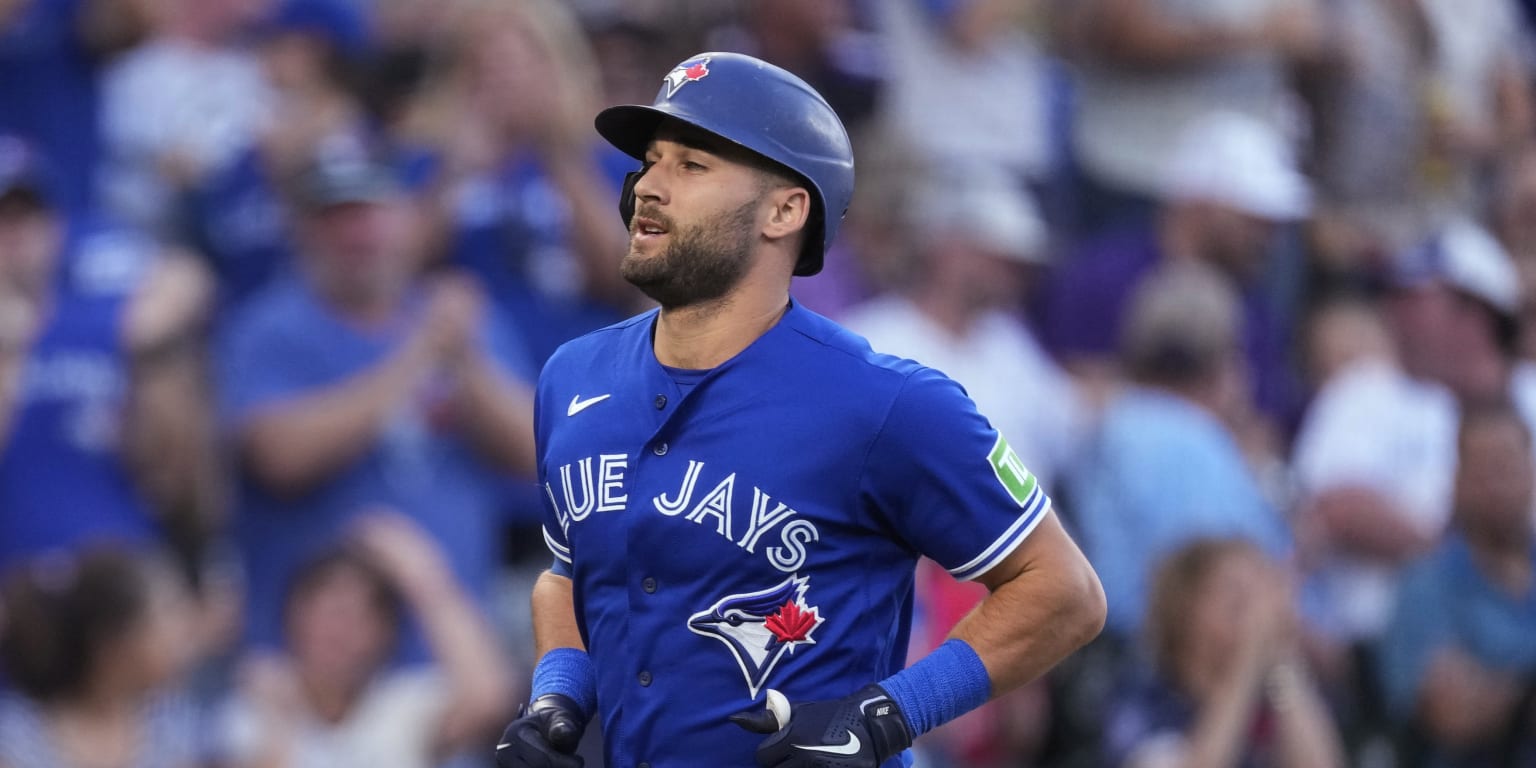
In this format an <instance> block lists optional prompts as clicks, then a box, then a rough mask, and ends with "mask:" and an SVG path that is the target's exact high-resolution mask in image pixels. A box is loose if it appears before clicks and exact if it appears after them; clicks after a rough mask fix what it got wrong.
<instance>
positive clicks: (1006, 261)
mask: <svg viewBox="0 0 1536 768" xmlns="http://www.w3.org/2000/svg"><path fill="white" fill-rule="evenodd" d="M914 186H915V187H917V189H916V190H915V191H914V193H913V194H912V199H911V200H910V201H909V210H908V211H907V216H906V220H907V232H906V233H905V235H904V237H903V240H904V241H905V243H906V244H907V251H908V253H907V254H906V260H907V261H908V268H907V270H906V274H905V275H904V276H903V279H902V282H901V284H900V287H899V288H898V289H897V290H895V291H892V292H890V293H887V294H884V295H881V296H878V297H876V298H874V299H873V300H871V301H869V302H866V303H864V304H861V305H859V306H856V307H854V308H853V309H851V310H849V311H848V313H847V314H846V315H844V316H843V318H842V322H843V324H844V325H846V326H847V327H848V328H849V329H851V330H853V331H854V332H856V333H858V334H860V335H862V336H864V337H865V338H866V339H868V340H869V342H870V345H871V346H873V347H874V348H875V350H876V351H878V352H885V353H887V354H892V355H898V356H900V357H907V358H911V359H913V360H916V361H918V362H920V363H922V364H924V365H927V366H929V367H932V368H936V369H938V370H940V371H943V372H944V373H945V374H946V375H947V376H949V377H950V378H952V379H954V380H955V381H958V382H960V385H961V386H963V387H965V389H966V392H968V393H970V395H971V397H972V398H974V399H975V401H976V405H977V407H978V408H979V409H980V410H981V412H982V413H984V414H986V415H987V418H988V419H989V420H991V422H992V425H993V426H995V427H997V429H998V430H999V431H1000V432H1002V433H1003V434H1005V435H1007V436H1008V440H1009V444H1010V445H1013V446H1014V448H1015V450H1016V451H1017V452H1018V454H1019V456H1020V458H1022V459H1023V460H1024V463H1025V464H1026V465H1027V466H1028V467H1029V468H1030V471H1031V472H1032V473H1034V475H1035V476H1036V477H1040V478H1043V479H1044V480H1045V481H1046V482H1050V479H1051V478H1055V477H1057V476H1058V473H1059V472H1060V471H1061V470H1063V469H1064V468H1065V467H1066V466H1067V465H1068V462H1069V461H1070V460H1071V459H1072V458H1073V456H1072V453H1073V450H1074V448H1075V447H1076V443H1077V441H1078V440H1079V439H1080V437H1081V434H1082V431H1083V428H1084V423H1085V418H1086V416H1085V414H1084V413H1083V408H1082V404H1081V403H1080V402H1078V397H1077V393H1076V390H1074V389H1073V385H1072V382H1071V380H1070V379H1069V378H1067V376H1066V374H1065V373H1063V372H1062V371H1061V369H1060V368H1058V367H1057V366H1056V364H1055V362H1054V361H1053V360H1052V359H1051V358H1050V356H1048V355H1047V354H1046V353H1045V350H1044V349H1043V348H1042V347H1041V346H1040V344H1039V342H1037V341H1036V340H1035V336H1034V333H1033V332H1032V331H1031V330H1030V329H1029V327H1028V326H1027V325H1025V324H1024V322H1023V320H1022V318H1021V315H1020V313H1021V312H1022V310H1023V308H1024V304H1025V299H1026V298H1027V296H1028V295H1029V293H1030V288H1031V285H1032V282H1033V280H1034V278H1035V277H1037V274H1038V270H1039V268H1040V266H1041V264H1042V263H1043V262H1044V260H1045V258H1046V251H1047V248H1048V242H1047V234H1046V231H1045V225H1044V224H1043V223H1042V222H1041V220H1040V214H1039V213H1038V212H1037V209H1036V208H1035V205H1034V202H1033V201H1032V200H1031V199H1030V197H1029V194H1028V193H1027V192H1025V191H1024V190H1023V189H1021V188H1020V186H1019V182H1018V181H1017V180H1016V179H1010V178H1008V177H1007V176H1006V175H1003V174H1001V173H978V174H968V175H964V176H960V177H955V178H951V177H948V176H941V177H939V178H936V179H931V180H929V181H928V182H926V183H921V182H919V183H917V184H915V185H914ZM1015 435H1017V437H1015Z"/></svg>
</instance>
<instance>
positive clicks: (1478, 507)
mask: <svg viewBox="0 0 1536 768" xmlns="http://www.w3.org/2000/svg"><path fill="white" fill-rule="evenodd" d="M1457 445H1458V454H1459V464H1458V466H1457V470H1456V484H1455V486H1456V488H1455V513H1454V517H1453V522H1452V525H1451V530H1450V532H1448V533H1447V534H1446V536H1445V537H1444V539H1443V540H1442V541H1441V542H1440V543H1439V544H1438V545H1437V546H1436V547H1435V549H1434V551H1433V552H1431V553H1430V554H1429V555H1427V556H1425V557H1424V558H1422V559H1420V560H1418V561H1416V562H1415V563H1414V564H1413V565H1412V566H1410V567H1409V569H1408V571H1407V574H1406V575H1405V577H1404V579H1403V583H1402V589H1401V590H1400V592H1399V594H1398V602H1397V611H1396V614H1395V616H1394V618H1393V619H1392V621H1391V623H1390V624H1389V625H1388V629H1387V631H1386V632H1385V633H1384V634H1383V635H1382V645H1381V661H1382V664H1381V673H1382V677H1383V681H1384V685H1383V687H1384V689H1385V692H1386V695H1387V703H1388V705H1389V706H1390V708H1391V711H1392V713H1393V714H1394V715H1395V716H1397V717H1398V718H1400V720H1401V721H1402V722H1403V723H1404V725H1405V726H1406V727H1405V729H1404V732H1405V748H1406V749H1405V755H1408V756H1412V757H1414V758H1415V759H1417V760H1419V762H1417V763H1416V764H1417V765H1424V766H1431V767H1432V768H1450V767H1451V766H1467V767H1469V768H1470V766H1488V765H1529V764H1531V763H1532V761H1533V760H1536V643H1532V642H1531V638H1533V637H1536V521H1533V519H1532V516H1531V509H1532V501H1533V498H1536V497H1533V494H1532V484H1533V470H1532V462H1533V460H1536V456H1533V455H1532V450H1531V431H1530V427H1529V426H1528V425H1527V424H1526V421H1525V419H1524V418H1522V416H1521V415H1520V414H1519V412H1518V411H1516V410H1515V409H1514V408H1512V407H1510V406H1509V405H1507V404H1476V405H1469V406H1468V407H1467V408H1465V409H1464V410H1463V413H1462V419H1461V428H1460V432H1459V435H1458V439H1457Z"/></svg>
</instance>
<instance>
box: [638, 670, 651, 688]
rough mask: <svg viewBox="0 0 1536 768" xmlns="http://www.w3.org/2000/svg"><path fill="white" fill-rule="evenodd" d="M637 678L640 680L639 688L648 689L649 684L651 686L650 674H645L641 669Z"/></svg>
mask: <svg viewBox="0 0 1536 768" xmlns="http://www.w3.org/2000/svg"><path fill="white" fill-rule="evenodd" d="M639 678H640V685H641V686H644V687H649V686H650V684H651V673H650V672H647V671H645V670H643V669H642V670H640V675H639Z"/></svg>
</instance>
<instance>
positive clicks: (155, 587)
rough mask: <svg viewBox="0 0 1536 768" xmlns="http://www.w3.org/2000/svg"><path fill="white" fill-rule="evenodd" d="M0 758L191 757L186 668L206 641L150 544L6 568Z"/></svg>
mask: <svg viewBox="0 0 1536 768" xmlns="http://www.w3.org/2000/svg"><path fill="white" fill-rule="evenodd" d="M0 606H3V608H4V614H5V625H4V627H3V628H0V666H3V668H4V670H5V675H6V683H7V688H6V690H5V691H4V692H3V693H0V766H3V768H60V766H130V767H132V768H150V767H151V766H154V767H155V768H197V766H201V765H203V764H204V763H203V759H204V758H205V757H206V749H207V744H206V742H205V740H204V739H205V735H206V730H205V727H204V723H203V721H202V717H201V716H200V713H199V712H198V710H197V709H196V708H195V707H194V706H193V705H192V704H191V703H190V700H189V699H188V698H187V697H186V696H185V695H183V694H182V693H180V687H181V678H182V677H183V676H184V674H185V672H186V671H187V670H188V669H189V668H190V666H191V664H192V663H193V662H194V661H195V660H196V659H197V658H198V656H199V655H200V654H201V652H202V651H203V650H204V648H203V647H202V644H201V640H200V636H199V632H198V624H197V613H196V610H195V608H194V607H193V604H192V601H191V599H190V598H189V596H188V594H187V591H186V588H185V585H184V584H182V583H181V581H179V577H178V576H176V574H175V571H174V570H173V569H172V568H171V567H170V565H169V564H168V563H166V562H164V561H162V560H159V559H157V558H156V557H155V556H153V555H148V554H142V553H135V552H129V551H120V550H97V549H93V550H89V551H86V552H83V553H81V554H80V555H79V556H78V558H74V557H70V556H56V557H46V558H41V559H38V560H36V561H33V562H31V563H29V564H27V565H25V566H22V567H19V568H13V569H11V570H10V571H9V572H8V573H7V575H6V578H5V580H4V586H3V589H0Z"/></svg>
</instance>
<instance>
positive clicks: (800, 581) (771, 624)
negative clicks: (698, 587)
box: [688, 576, 826, 698]
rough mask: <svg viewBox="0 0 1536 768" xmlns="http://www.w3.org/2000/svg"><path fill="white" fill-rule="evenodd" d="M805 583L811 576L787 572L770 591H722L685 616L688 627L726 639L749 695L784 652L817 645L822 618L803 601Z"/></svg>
mask: <svg viewBox="0 0 1536 768" xmlns="http://www.w3.org/2000/svg"><path fill="white" fill-rule="evenodd" d="M809 585H810V577H808V576H791V577H789V578H787V579H785V580H784V581H783V582H781V583H780V584H778V585H777V586H773V587H769V588H768V589H764V590H759V591H757V592H748V593H746V594H737V595H726V596H725V597H722V598H720V599H719V600H717V601H715V604H714V605H712V606H710V607H709V608H708V609H707V610H703V611H699V612H698V613H695V614H694V615H692V616H690V617H688V629H690V630H692V631H693V632H694V633H696V634H699V635H703V636H705V637H713V638H715V639H716V640H719V641H720V642H722V643H725V645H726V647H727V648H729V649H731V654H732V655H734V656H735V657H736V663H737V664H738V665H739V666H740V667H741V672H742V674H743V675H745V676H746V678H747V689H748V691H750V692H751V696H752V698H757V692H758V691H759V690H761V689H762V687H763V685H764V684H765V683H767V681H768V676H769V675H771V674H773V669H774V667H776V666H778V663H779V660H780V659H782V658H783V657H784V654H786V653H794V652H795V649H796V648H798V647H799V646H801V645H815V644H816V640H815V639H814V638H812V637H811V634H812V633H813V632H815V631H816V628H817V627H819V626H821V624H822V622H824V621H826V619H824V618H822V616H821V612H820V610H819V609H818V608H817V607H816V606H813V605H807V604H806V602H805V590H806V588H807V587H808V586H809Z"/></svg>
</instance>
